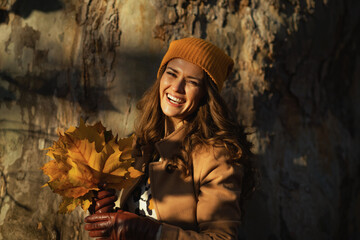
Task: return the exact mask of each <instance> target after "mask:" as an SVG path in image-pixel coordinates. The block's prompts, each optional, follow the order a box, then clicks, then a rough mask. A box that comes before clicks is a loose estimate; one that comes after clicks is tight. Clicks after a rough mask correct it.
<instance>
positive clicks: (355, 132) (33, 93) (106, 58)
mask: <svg viewBox="0 0 360 240" xmlns="http://www.w3.org/2000/svg"><path fill="white" fill-rule="evenodd" d="M359 11H360V2H358V1H355V0H352V1H351V0H348V1H327V0H323V1H321V0H319V1H315V0H307V1H305V0H298V1H280V0H272V1H268V0H255V1H248V0H241V1H234V0H218V1H205V0H203V1H183V0H169V1H165V0H151V1H146V0H139V1H130V0H118V1H116V0H109V1H101V0H93V1H84V2H79V1H73V0H64V1H60V0H51V1H49V0H48V1H44V0H34V1H31V4H30V3H29V1H24V0H8V1H4V0H0V209H1V210H0V239H89V238H88V236H87V233H86V232H85V231H84V230H83V225H84V224H83V218H84V216H85V215H86V213H84V212H83V211H82V210H78V211H74V212H73V213H72V214H71V215H59V214H57V210H58V206H59V202H60V197H58V196H56V195H55V194H53V193H52V192H51V191H50V190H49V189H48V188H41V186H42V185H43V184H44V183H46V181H47V180H48V178H47V177H46V176H44V175H43V174H42V172H41V170H40V167H41V166H42V165H43V164H44V163H45V162H47V161H49V158H47V157H46V156H45V152H46V151H43V149H44V148H46V147H49V146H50V145H51V144H52V141H54V140H56V139H57V136H56V129H57V128H58V127H60V128H65V129H66V128H67V127H68V126H70V125H77V124H78V122H79V118H80V117H83V118H85V119H86V120H87V121H88V122H90V123H94V122H95V121H98V120H101V121H102V122H103V123H104V125H105V126H106V127H108V128H109V129H111V130H113V132H114V133H115V134H116V133H117V134H119V135H120V136H127V135H129V134H130V133H131V132H132V131H133V123H134V121H135V117H136V106H135V105H136V102H137V100H139V98H140V97H141V95H142V94H143V93H144V91H145V90H146V89H147V88H148V87H149V86H150V85H151V84H152V82H153V81H154V79H155V78H156V72H157V68H158V65H159V63H160V61H161V57H162V55H163V54H164V52H165V51H166V49H167V46H168V44H169V42H170V41H171V40H174V39H178V38H181V37H188V36H195V37H201V38H205V39H207V40H209V41H210V42H212V43H214V44H216V45H217V46H219V47H220V48H222V49H224V51H225V52H227V53H228V54H229V55H230V56H231V57H232V58H233V59H234V61H235V66H234V71H233V73H232V74H231V76H230V78H229V80H228V81H227V82H226V84H225V86H224V89H223V90H222V95H223V96H224V98H225V99H226V101H227V102H228V104H229V107H230V109H231V110H232V111H233V112H234V113H235V114H236V116H237V119H238V121H239V122H241V123H242V124H244V125H245V129H246V131H247V132H248V133H249V140H251V141H252V142H253V144H254V148H253V151H254V153H255V154H256V157H257V159H256V160H257V161H258V164H259V167H260V170H261V173H262V182H261V185H260V186H259V190H258V191H257V192H256V193H255V195H254V196H253V198H252V199H251V200H249V201H248V202H247V204H246V209H245V212H246V213H245V214H246V215H245V217H244V224H243V229H242V230H241V233H240V239H279V240H280V239H294V240H297V239H299V240H300V239H357V238H360V235H359V226H360V220H359V216H360V205H359V202H360V195H359V189H360V183H359V177H358V176H359V175H360V162H359V157H360V154H359V147H358V146H359V144H360V139H359V136H360V135H359V133H360V129H359V126H358V124H357V123H358V122H359V120H360V108H359V107H358V104H359V103H360V86H359V84H360V83H359V79H360V47H359V44H358V43H359V42H360V29H359V26H360V20H359V19H360V15H359V14H358V13H359Z"/></svg>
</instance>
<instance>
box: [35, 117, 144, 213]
mask: <svg viewBox="0 0 360 240" xmlns="http://www.w3.org/2000/svg"><path fill="white" fill-rule="evenodd" d="M58 135H59V140H58V141H56V142H54V144H53V145H52V146H51V147H49V148H47V150H48V152H47V154H46V155H48V156H50V157H51V158H52V159H53V160H51V161H49V162H48V163H46V164H45V165H44V166H43V167H42V168H41V169H42V170H43V172H44V173H45V174H46V175H48V176H49V177H50V180H49V181H48V182H47V184H45V185H44V186H49V187H50V188H51V189H52V191H53V192H55V193H58V194H60V195H61V196H62V197H63V199H62V202H61V203H60V207H59V212H60V213H69V212H71V211H73V210H74V209H75V208H76V207H77V206H78V205H81V207H82V208H83V210H84V211H86V210H87V209H88V208H89V207H90V205H91V202H92V197H94V193H93V190H99V185H103V184H106V187H107V188H113V189H117V190H121V189H122V188H124V187H126V186H127V185H129V184H130V183H131V180H132V179H134V178H137V177H139V176H140V175H141V174H142V172H140V171H138V170H136V169H134V167H132V163H133V162H134V159H133V158H132V157H131V146H132V142H133V136H131V137H128V138H123V139H118V138H117V136H116V137H114V136H113V134H112V132H111V131H106V129H105V127H104V126H103V125H102V124H101V123H100V122H98V123H96V124H95V125H86V124H85V122H84V121H83V120H80V126H79V127H70V128H69V129H68V130H67V131H65V132H60V131H59V132H58Z"/></svg>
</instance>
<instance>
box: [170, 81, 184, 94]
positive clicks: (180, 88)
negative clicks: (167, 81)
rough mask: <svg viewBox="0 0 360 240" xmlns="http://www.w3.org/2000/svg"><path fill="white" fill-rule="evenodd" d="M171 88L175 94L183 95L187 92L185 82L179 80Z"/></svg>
mask: <svg viewBox="0 0 360 240" xmlns="http://www.w3.org/2000/svg"><path fill="white" fill-rule="evenodd" d="M171 88H172V90H173V91H175V92H179V93H183V92H184V91H185V80H184V79H183V78H178V79H176V80H175V81H173V82H172V85H171Z"/></svg>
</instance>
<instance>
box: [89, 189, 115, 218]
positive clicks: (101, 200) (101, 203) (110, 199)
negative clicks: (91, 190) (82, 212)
mask: <svg viewBox="0 0 360 240" xmlns="http://www.w3.org/2000/svg"><path fill="white" fill-rule="evenodd" d="M116 200H117V196H116V195H115V190H114V189H107V190H100V191H98V192H95V197H94V198H93V202H92V204H91V206H90V207H89V212H90V213H91V214H94V213H107V212H114V206H115V201H116Z"/></svg>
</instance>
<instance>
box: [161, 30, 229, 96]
mask: <svg viewBox="0 0 360 240" xmlns="http://www.w3.org/2000/svg"><path fill="white" fill-rule="evenodd" d="M174 58H182V59H184V60H186V61H188V62H191V63H193V64H196V65H198V66H199V67H201V68H202V69H203V70H204V71H205V72H206V73H207V74H208V75H209V76H210V77H211V79H212V80H213V81H214V83H215V84H216V86H217V87H218V90H219V91H221V89H222V87H223V84H224V82H225V80H226V78H227V77H228V76H229V74H230V72H231V70H232V68H233V66H234V61H233V60H232V59H231V58H230V57H229V56H228V55H226V54H225V53H224V51H223V50H221V49H220V48H218V47H216V46H215V45H213V44H211V43H209V42H207V41H205V40H203V39H200V38H193V37H191V38H183V39H180V40H175V41H172V42H171V43H170V46H169V49H168V51H167V52H166V54H165V56H164V58H163V60H162V61H161V64H160V68H159V70H158V74H157V77H158V78H159V77H160V76H161V75H162V73H163V72H164V71H165V66H166V64H167V63H168V62H169V61H170V60H172V59H174Z"/></svg>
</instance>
